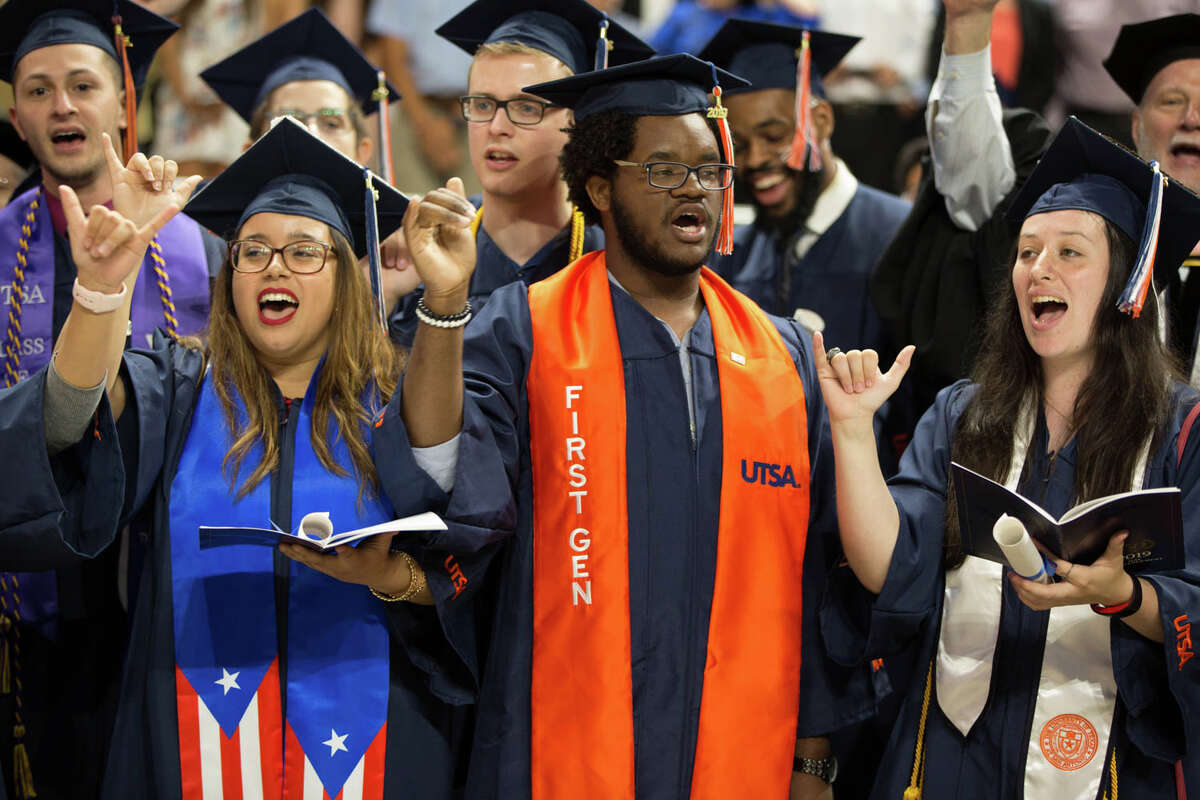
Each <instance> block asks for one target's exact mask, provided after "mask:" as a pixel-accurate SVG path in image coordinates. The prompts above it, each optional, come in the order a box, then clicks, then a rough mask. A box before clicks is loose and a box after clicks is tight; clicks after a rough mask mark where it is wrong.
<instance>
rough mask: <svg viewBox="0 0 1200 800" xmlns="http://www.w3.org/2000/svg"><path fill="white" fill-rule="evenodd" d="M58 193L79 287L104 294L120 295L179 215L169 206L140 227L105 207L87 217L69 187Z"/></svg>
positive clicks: (97, 206) (61, 188) (94, 210)
mask: <svg viewBox="0 0 1200 800" xmlns="http://www.w3.org/2000/svg"><path fill="white" fill-rule="evenodd" d="M59 193H60V196H61V198H62V205H63V213H64V215H65V216H66V218H67V232H68V233H69V238H70V240H71V257H72V258H74V259H75V268H76V270H77V273H78V280H79V283H80V285H81V286H83V287H84V288H85V289H91V290H92V291H94V292H103V293H105V294H118V293H120V291H121V284H123V283H125V282H126V279H128V278H129V277H130V276H131V275H133V274H134V273H135V272H136V271H137V269H138V267H139V266H140V265H141V263H142V258H143V257H145V255H146V247H147V246H148V245H149V244H150V240H151V239H153V238H154V236H155V235H156V234H157V233H158V232H159V231H160V230H161V229H162V227H163V226H164V225H166V224H167V223H168V222H169V221H170V220H171V218H172V217H174V216H175V215H176V214H177V213H179V209H178V208H177V207H175V206H173V205H169V206H167V207H165V208H162V209H161V210H160V211H159V212H158V214H157V215H156V216H155V217H154V218H153V219H151V220H150V221H149V222H148V223H146V224H143V225H137V224H135V223H134V222H133V220H131V219H129V218H128V217H126V216H125V215H124V214H122V213H121V212H119V211H116V210H114V209H110V208H106V207H104V206H102V205H95V206H92V209H91V211H90V212H88V214H87V216H84V213H83V207H82V206H81V205H80V204H79V197H78V195H76V194H75V192H74V190H73V189H71V187H70V186H67V185H65V184H64V185H62V186H61V187H59ZM132 288H133V287H132V286H130V287H129V289H130V290H132Z"/></svg>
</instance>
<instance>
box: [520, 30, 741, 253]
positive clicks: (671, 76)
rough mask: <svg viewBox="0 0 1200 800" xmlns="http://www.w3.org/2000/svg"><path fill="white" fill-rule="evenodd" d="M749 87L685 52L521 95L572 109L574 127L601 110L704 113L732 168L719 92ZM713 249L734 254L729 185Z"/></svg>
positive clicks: (534, 88) (640, 113)
mask: <svg viewBox="0 0 1200 800" xmlns="http://www.w3.org/2000/svg"><path fill="white" fill-rule="evenodd" d="M749 85H750V83H749V81H747V80H745V79H744V78H740V77H738V76H737V75H734V74H733V73H730V72H726V71H725V70H723V69H719V68H717V67H715V66H713V65H712V64H710V63H708V62H707V61H701V60H700V59H698V58H696V57H695V56H693V55H689V54H688V53H676V54H675V55H670V56H658V57H656V58H649V59H646V60H645V61H635V62H634V63H632V64H623V65H621V66H619V67H609V68H608V69H603V70H595V71H593V72H584V73H582V74H579V75H572V76H571V77H569V78H562V79H561V80H557V81H549V82H548V83H539V84H536V85H534V86H526V87H525V88H524V89H522V91H525V92H529V93H530V94H535V95H537V96H538V97H544V98H545V99H547V100H549V101H550V102H551V103H555V104H557V105H560V106H566V107H567V108H570V109H573V110H574V112H575V121H576V122H577V123H578V122H582V121H583V120H585V119H587V118H588V117H590V116H592V115H593V114H599V113H601V112H603V111H620V112H624V113H626V114H632V115H634V116H637V117H657V116H676V115H680V114H692V113H704V114H706V115H707V116H709V117H711V118H713V119H716V121H717V127H718V129H719V131H720V139H721V157H722V158H724V159H725V163H727V164H730V165H733V137H732V136H730V134H729V125H728V123H727V120H726V109H725V108H724V107H723V106H722V105H721V94H722V92H723V91H724V90H725V89H739V88H743V89H744V88H746V87H747V86H749ZM710 93H711V94H712V95H713V97H714V98H715V101H714V104H713V106H712V107H709V104H708V96H709V94H710ZM716 251H717V252H718V253H721V254H723V255H727V254H729V253H731V252H733V187H732V186H730V187H729V188H727V189H725V192H724V198H723V209H722V213H721V227H720V229H719V230H718V232H717V241H716Z"/></svg>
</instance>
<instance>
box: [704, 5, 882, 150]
mask: <svg viewBox="0 0 1200 800" xmlns="http://www.w3.org/2000/svg"><path fill="white" fill-rule="evenodd" d="M859 41H861V37H858V36H846V35H843V34H840V33H828V32H826V31H814V30H810V29H808V28H804V27H801V26H798V25H776V24H774V23H770V22H754V21H752V20H744V19H730V20H727V21H726V22H725V24H724V25H722V26H721V27H720V29H719V30H718V31H717V32H716V34H714V35H713V37H712V38H711V39H709V40H708V44H706V45H705V46H704V48H703V49H702V50H701V51H700V58H703V59H707V60H709V61H711V62H713V63H714V64H717V65H718V66H721V67H724V68H725V69H728V70H730V71H731V72H735V73H737V74H738V75H741V76H743V77H744V78H746V79H747V80H749V81H750V83H751V86H750V88H748V89H739V90H731V93H732V92H733V91H738V92H746V91H749V92H753V91H758V90H760V89H790V90H792V91H795V92H796V128H795V130H796V133H795V136H794V138H793V139H792V149H791V152H789V153H788V159H787V161H788V166H790V167H792V168H793V169H801V168H804V167H807V168H808V169H809V170H812V171H816V170H819V169H820V168H821V150H820V148H819V147H817V141H816V133H815V131H814V129H813V121H812V109H811V108H810V107H809V106H810V99H811V97H813V96H816V97H822V98H823V97H825V87H824V85H823V84H822V83H821V76H822V75H826V74H828V73H829V72H831V71H832V70H833V68H834V67H836V66H837V65H838V63H839V62H840V61H841V60H842V59H843V58H845V56H846V53H848V52H850V49H851V48H853V47H854V45H856V44H858V43H859Z"/></svg>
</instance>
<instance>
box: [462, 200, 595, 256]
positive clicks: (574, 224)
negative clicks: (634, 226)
mask: <svg viewBox="0 0 1200 800" xmlns="http://www.w3.org/2000/svg"><path fill="white" fill-rule="evenodd" d="M482 223H483V207H482V206H480V208H479V210H478V211H476V212H475V219H474V220H473V221H472V222H471V235H472V236H474V237H476V238H478V237H479V226H480V225H481V224H482ZM586 228H587V225H586V223H584V221H583V212H582V211H580V210H579V209H578V208H576V207H575V206H571V246H570V250H569V251H568V255H567V264H570V263H571V262H572V261H577V260H578V259H579V257H580V256H582V255H583V236H584V233H585V230H586ZM564 266H566V265H565V264H564Z"/></svg>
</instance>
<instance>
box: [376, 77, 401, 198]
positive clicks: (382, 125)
mask: <svg viewBox="0 0 1200 800" xmlns="http://www.w3.org/2000/svg"><path fill="white" fill-rule="evenodd" d="M376 74H377V76H378V78H379V85H378V86H377V87H375V90H374V91H373V92H372V93H371V99H372V100H374V101H375V102H376V103H378V104H379V110H378V115H379V174H380V175H381V176H382V177H383V179H384V180H385V181H387V182H388V183H389V184H394V183H395V179H396V176H395V171H394V168H393V167H392V129H391V120H389V119H388V88H387V76H386V75H384V74H383V70H379V72H378V73H376Z"/></svg>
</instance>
